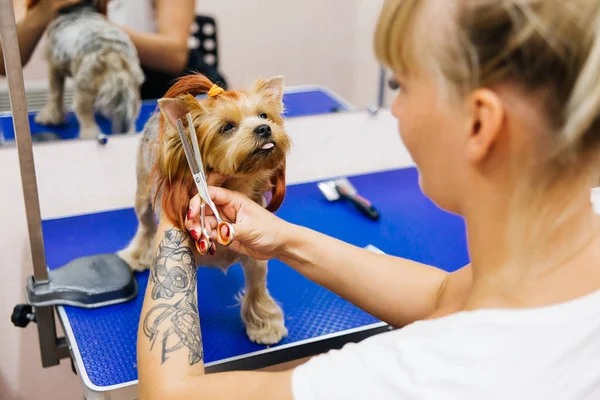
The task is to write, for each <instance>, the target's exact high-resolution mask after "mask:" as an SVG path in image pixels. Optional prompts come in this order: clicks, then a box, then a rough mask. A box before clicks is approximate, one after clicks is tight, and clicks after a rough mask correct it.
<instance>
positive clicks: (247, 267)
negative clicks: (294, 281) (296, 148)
mask: <svg viewBox="0 0 600 400" xmlns="http://www.w3.org/2000/svg"><path fill="white" fill-rule="evenodd" d="M211 88H212V89H213V90H211ZM215 88H216V89H218V90H217V91H216V93H218V94H216V95H215V94H211V95H209V96H207V97H205V98H204V99H201V100H197V99H196V97H197V96H198V95H200V94H205V93H209V92H210V93H214V92H215V90H214V89H215ZM283 90H284V79H283V77H273V78H271V79H268V80H263V79H258V80H256V82H255V83H254V84H253V86H252V88H251V89H250V90H247V91H223V90H222V89H220V88H218V86H216V85H213V83H212V82H211V81H210V80H209V79H207V78H206V77H205V76H203V75H201V74H192V75H188V76H184V77H182V78H180V79H179V80H178V81H177V83H176V84H175V85H174V86H172V87H171V88H170V89H169V91H168V92H167V94H166V95H165V96H164V98H163V99H161V100H160V101H159V106H158V108H159V109H160V112H159V113H156V114H154V115H153V116H152V117H151V118H150V119H149V120H148V122H147V124H146V126H145V127H144V129H143V131H142V134H141V141H140V146H139V148H138V153H137V193H136V197H135V212H136V215H137V218H138V228H137V232H136V234H135V237H134V238H133V239H132V241H131V243H130V244H129V246H128V247H127V248H126V249H124V250H122V251H120V252H119V253H118V254H119V256H120V257H121V258H122V259H123V260H125V261H126V262H127V263H128V264H129V265H130V266H131V268H132V269H133V270H137V271H142V270H145V269H147V268H150V265H151V263H152V256H153V242H154V238H155V234H156V230H157V225H156V220H155V218H158V219H160V216H161V215H163V216H164V217H166V218H167V219H168V220H169V221H171V222H172V223H173V224H174V225H175V226H176V227H177V228H179V229H180V230H182V231H184V232H185V231H186V228H185V216H186V213H187V211H188V207H189V201H190V199H191V198H192V197H193V196H194V195H195V194H196V192H197V189H196V186H195V183H194V180H193V176H192V174H191V172H190V170H189V166H188V164H187V161H186V157H185V153H184V150H183V147H182V144H181V141H180V137H179V133H178V131H177V128H176V121H177V119H182V120H183V121H185V115H186V114H187V113H191V115H192V117H193V121H194V127H195V129H196V132H197V135H198V143H199V146H200V152H201V156H202V160H203V163H204V167H205V169H206V171H205V173H206V174H207V175H208V173H211V172H213V173H218V174H220V175H222V176H225V177H227V179H226V181H225V182H224V183H223V187H225V188H228V189H230V190H234V191H238V192H242V193H245V194H246V195H248V196H249V197H250V198H251V199H253V200H254V201H255V202H257V203H259V204H261V205H262V206H264V207H266V208H267V209H268V210H270V211H272V212H275V211H276V210H277V209H278V208H279V207H280V206H281V204H282V202H283V198H284V196H285V191H286V184H285V160H286V154H287V152H288V151H289V148H290V138H289V137H288V135H287V133H286V131H285V128H284V121H283V118H282V113H283V108H284V106H283ZM265 193H266V194H267V195H270V197H271V199H270V201H269V202H268V204H267V200H266V199H265ZM214 245H215V246H216V252H215V253H214V254H212V255H211V254H209V255H206V256H200V259H199V265H202V266H208V267H218V268H221V269H223V270H226V269H227V268H229V267H230V266H231V265H233V264H236V263H238V262H239V263H240V264H241V266H242V268H243V269H244V275H245V280H246V282H245V287H244V291H243V292H242V293H243V294H242V296H241V317H242V320H243V322H244V325H245V327H246V333H247V334H248V337H249V338H250V339H251V340H252V341H254V342H256V343H261V344H275V343H278V342H279V341H280V340H281V339H282V338H284V337H285V336H287V328H286V327H285V324H284V319H283V311H282V310H281V308H280V307H279V306H278V305H277V303H276V302H275V301H274V300H273V298H272V297H271V295H270V294H269V292H268V290H267V287H266V275H267V262H266V261H260V260H255V259H253V258H250V257H247V256H241V255H239V254H238V253H235V252H233V251H232V250H230V249H229V248H228V247H225V246H221V245H219V244H217V243H216V242H215V243H214Z"/></svg>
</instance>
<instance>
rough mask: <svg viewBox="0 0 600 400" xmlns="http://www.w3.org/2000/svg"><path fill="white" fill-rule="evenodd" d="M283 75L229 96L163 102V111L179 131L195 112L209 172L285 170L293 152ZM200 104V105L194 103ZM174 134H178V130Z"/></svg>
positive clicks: (230, 173)
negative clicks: (287, 128) (179, 123)
mask: <svg viewBox="0 0 600 400" xmlns="http://www.w3.org/2000/svg"><path fill="white" fill-rule="evenodd" d="M283 90H284V81H283V78H281V77H275V78H271V79H268V80H262V79H260V80H257V81H256V83H255V84H254V85H253V87H252V89H250V90H249V91H245V92H237V91H236V92H225V93H222V94H219V95H217V96H215V97H208V98H207V99H204V100H200V101H199V102H197V101H196V100H195V99H193V98H192V97H191V96H189V97H188V98H186V99H163V100H161V101H160V102H159V107H160V109H161V112H162V113H163V115H165V116H167V119H168V120H169V122H170V124H171V125H172V126H171V128H172V129H173V130H175V124H176V120H177V119H178V118H181V119H182V121H183V122H184V124H185V123H186V119H185V114H186V113H187V112H190V113H191V115H192V117H193V121H194V127H195V129H196V134H197V135H198V142H199V145H200V150H201V153H202V158H203V162H204V164H205V165H204V166H205V168H207V169H209V170H212V171H214V172H217V173H219V174H223V175H225V176H229V177H239V176H248V177H249V178H251V176H252V175H255V174H258V173H261V172H265V171H272V170H275V169H276V168H278V167H279V166H281V164H282V163H283V162H284V161H285V157H286V154H287V152H288V151H289V149H290V139H289V137H288V135H287V133H286V131H285V127H284V122H283V118H282V116H281V114H282V113H283V101H282V100H283ZM194 102H195V103H196V104H197V106H196V105H195V104H194ZM173 135H174V136H175V135H177V136H176V137H175V140H176V141H178V140H179V137H178V134H177V132H176V131H174V132H173Z"/></svg>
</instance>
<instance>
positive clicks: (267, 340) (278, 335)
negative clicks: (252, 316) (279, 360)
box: [246, 316, 288, 345]
mask: <svg viewBox="0 0 600 400" xmlns="http://www.w3.org/2000/svg"><path fill="white" fill-rule="evenodd" d="M264 322H265V323H266V324H265V325H264V326H261V327H255V326H248V327H246V334H247V335H248V337H249V338H250V340H252V341H253V342H255V343H258V344H266V345H271V344H277V343H279V342H281V340H282V339H283V338H284V337H286V336H287V335H288V330H287V328H286V327H285V325H284V322H283V316H281V318H273V319H271V320H266V321H264Z"/></svg>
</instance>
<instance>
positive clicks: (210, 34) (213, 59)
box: [187, 15, 227, 89]
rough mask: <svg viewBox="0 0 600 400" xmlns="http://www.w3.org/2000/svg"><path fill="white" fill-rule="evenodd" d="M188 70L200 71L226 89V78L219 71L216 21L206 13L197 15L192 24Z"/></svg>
mask: <svg viewBox="0 0 600 400" xmlns="http://www.w3.org/2000/svg"><path fill="white" fill-rule="evenodd" d="M190 42H191V46H190V47H191V48H190V57H189V61H188V67H187V70H188V71H194V72H200V73H202V74H204V75H206V77H207V78H209V79H210V80H211V81H213V82H215V83H217V84H218V85H220V86H221V87H223V88H224V89H227V80H226V79H225V77H224V76H223V74H222V73H221V72H220V71H219V41H218V35H217V23H216V21H215V19H214V18H213V17H210V16H208V15H197V16H196V20H195V23H194V25H193V26H192V37H191V40H190Z"/></svg>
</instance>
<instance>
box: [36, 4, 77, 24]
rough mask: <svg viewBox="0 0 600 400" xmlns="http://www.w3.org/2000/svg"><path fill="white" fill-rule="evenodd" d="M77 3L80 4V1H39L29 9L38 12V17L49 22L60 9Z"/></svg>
mask: <svg viewBox="0 0 600 400" xmlns="http://www.w3.org/2000/svg"><path fill="white" fill-rule="evenodd" d="M79 2H81V0H40V1H39V2H38V3H37V4H36V5H35V6H33V7H32V8H31V10H35V11H39V15H43V16H45V17H46V19H47V21H48V22H50V21H51V20H52V18H54V17H55V16H56V13H57V12H58V11H59V10H60V9H61V8H64V7H68V6H70V5H73V4H76V3H79ZM31 10H30V11H31Z"/></svg>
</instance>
